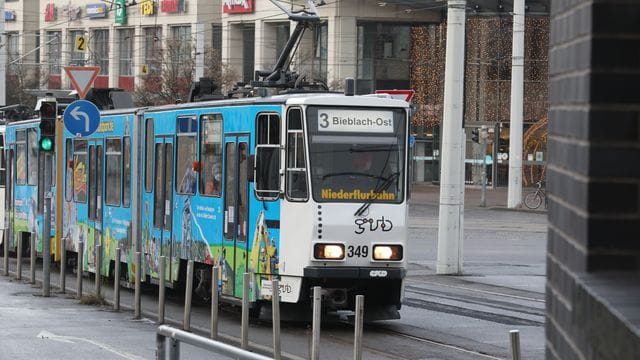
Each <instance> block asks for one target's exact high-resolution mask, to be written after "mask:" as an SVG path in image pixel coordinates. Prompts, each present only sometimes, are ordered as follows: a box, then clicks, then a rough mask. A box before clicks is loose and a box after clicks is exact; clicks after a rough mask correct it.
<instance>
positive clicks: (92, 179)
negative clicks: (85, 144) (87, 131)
mask: <svg viewBox="0 0 640 360" xmlns="http://www.w3.org/2000/svg"><path fill="white" fill-rule="evenodd" d="M97 166H98V161H97V160H96V147H95V145H89V219H91V220H95V219H96V195H97V191H96V189H97V185H98V183H97V181H96V180H97V172H96V169H97Z"/></svg>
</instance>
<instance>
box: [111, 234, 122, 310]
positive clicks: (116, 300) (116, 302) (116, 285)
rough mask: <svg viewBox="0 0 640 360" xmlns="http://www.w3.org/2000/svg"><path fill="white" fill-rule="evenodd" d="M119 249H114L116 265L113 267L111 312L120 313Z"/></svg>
mask: <svg viewBox="0 0 640 360" xmlns="http://www.w3.org/2000/svg"><path fill="white" fill-rule="evenodd" d="M121 256H122V253H121V250H120V248H119V247H118V248H116V263H115V265H114V267H113V270H114V274H113V310H115V311H120V257H121Z"/></svg>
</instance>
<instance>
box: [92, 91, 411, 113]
mask: <svg viewBox="0 0 640 360" xmlns="http://www.w3.org/2000/svg"><path fill="white" fill-rule="evenodd" d="M267 104H281V105H327V104H332V105H335V106H372V107H396V108H397V107H403V108H406V107H408V106H409V104H408V103H407V102H405V101H402V100H397V99H393V98H391V97H389V96H387V95H384V94H369V95H354V96H345V95H344V94H343V93H328V92H327V93H293V94H282V95H273V96H266V97H246V98H230V99H221V100H209V101H200V102H190V103H181V104H168V105H159V106H153V107H139V108H132V109H116V110H105V111H102V114H103V115H117V114H127V113H128V114H132V113H135V112H145V113H146V112H163V111H173V110H182V109H193V108H203V107H224V106H243V105H267Z"/></svg>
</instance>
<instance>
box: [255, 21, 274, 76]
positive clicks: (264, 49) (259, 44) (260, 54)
mask: <svg viewBox="0 0 640 360" xmlns="http://www.w3.org/2000/svg"><path fill="white" fill-rule="evenodd" d="M269 28H271V26H270V25H269V24H267V23H265V22H264V21H263V20H256V21H255V34H256V36H255V50H254V59H253V64H254V67H255V69H256V70H269V69H270V68H271V63H272V61H269V58H271V57H272V56H271V55H273V54H272V53H274V52H275V46H273V45H272V46H269V45H271V44H272V40H273V39H272V38H271V37H272V34H273V32H272V31H269Z"/></svg>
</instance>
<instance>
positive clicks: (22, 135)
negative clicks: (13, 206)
mask: <svg viewBox="0 0 640 360" xmlns="http://www.w3.org/2000/svg"><path fill="white" fill-rule="evenodd" d="M16 155H17V157H16V184H18V185H25V184H26V183H27V133H26V132H25V130H17V131H16Z"/></svg>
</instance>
